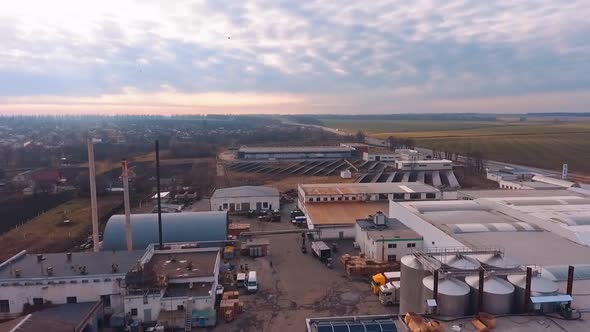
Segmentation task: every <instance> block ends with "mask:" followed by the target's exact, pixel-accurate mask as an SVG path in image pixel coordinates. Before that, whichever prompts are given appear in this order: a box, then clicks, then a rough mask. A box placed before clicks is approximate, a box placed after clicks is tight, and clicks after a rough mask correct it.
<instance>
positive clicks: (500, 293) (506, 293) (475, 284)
mask: <svg viewBox="0 0 590 332" xmlns="http://www.w3.org/2000/svg"><path fill="white" fill-rule="evenodd" d="M465 283H466V284H467V285H469V287H471V308H473V310H475V309H476V308H477V303H478V298H479V275H471V276H467V277H465ZM483 293H484V294H483V308H482V309H481V310H480V311H484V312H487V313H490V314H493V315H504V314H509V313H511V312H512V303H513V301H514V286H513V285H512V284H511V283H509V282H508V281H506V280H504V279H502V278H498V277H494V276H491V277H488V278H485V279H484V281H483Z"/></svg>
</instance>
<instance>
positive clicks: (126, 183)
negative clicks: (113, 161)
mask: <svg viewBox="0 0 590 332" xmlns="http://www.w3.org/2000/svg"><path fill="white" fill-rule="evenodd" d="M121 166H122V167H121V169H122V170H123V174H122V175H121V178H122V179H123V202H124V204H125V234H126V237H127V250H129V251H131V250H133V238H132V233H131V205H130V203H129V167H128V162H127V160H126V159H123V162H122V163H121Z"/></svg>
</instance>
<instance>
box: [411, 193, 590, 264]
mask: <svg viewBox="0 0 590 332" xmlns="http://www.w3.org/2000/svg"><path fill="white" fill-rule="evenodd" d="M399 204H400V205H402V206H404V207H406V208H407V209H408V210H409V211H411V212H412V213H413V214H415V215H416V216H418V217H420V219H422V220H423V221H425V222H427V223H430V224H431V225H433V226H435V227H436V228H438V229H440V230H441V231H443V232H445V233H446V234H448V235H450V236H451V237H453V238H455V239H456V240H458V241H459V242H461V243H463V244H464V245H465V246H467V247H470V248H481V247H501V248H504V250H505V253H506V255H508V256H510V257H512V258H514V259H516V260H517V261H518V262H519V263H521V264H531V265H539V266H545V265H568V264H584V263H590V247H587V246H584V245H581V244H578V243H576V242H573V241H571V240H569V239H567V238H565V237H562V236H560V235H558V234H555V233H553V232H549V231H545V230H543V229H542V228H541V227H539V226H538V225H536V224H535V223H534V222H533V221H532V220H530V219H529V218H527V216H526V215H519V216H520V217H518V218H517V217H515V216H514V215H508V214H506V213H504V212H502V211H499V210H497V209H494V208H493V206H490V205H488V204H487V203H486V200H485V199H484V200H476V201H464V200H460V201H436V202H416V201H415V202H401V203H399ZM400 220H401V221H402V222H403V221H404V220H403V219H400Z"/></svg>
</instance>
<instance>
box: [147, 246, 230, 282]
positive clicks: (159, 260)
mask: <svg viewBox="0 0 590 332" xmlns="http://www.w3.org/2000/svg"><path fill="white" fill-rule="evenodd" d="M218 253H219V252H218V251H192V252H190V251H189V252H158V251H156V252H155V253H154V255H153V256H152V258H151V259H150V260H149V262H148V263H147V268H146V269H148V271H153V272H154V273H156V274H157V275H162V276H166V277H167V278H169V279H173V278H198V277H209V276H213V275H215V263H216V261H217V255H218Z"/></svg>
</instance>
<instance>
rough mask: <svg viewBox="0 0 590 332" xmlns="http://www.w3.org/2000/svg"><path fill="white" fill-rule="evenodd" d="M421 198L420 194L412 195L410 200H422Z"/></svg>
mask: <svg viewBox="0 0 590 332" xmlns="http://www.w3.org/2000/svg"><path fill="white" fill-rule="evenodd" d="M420 197H421V195H420V193H413V194H410V199H420Z"/></svg>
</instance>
